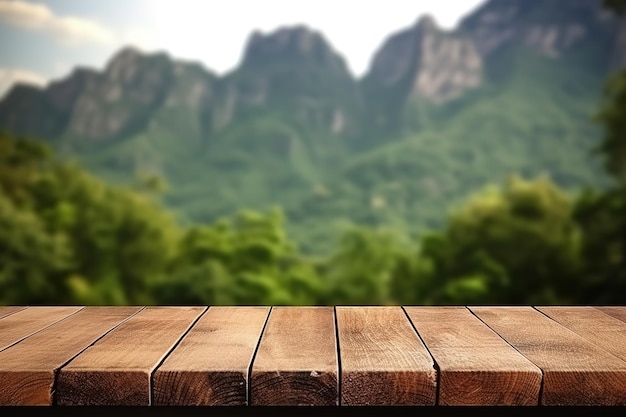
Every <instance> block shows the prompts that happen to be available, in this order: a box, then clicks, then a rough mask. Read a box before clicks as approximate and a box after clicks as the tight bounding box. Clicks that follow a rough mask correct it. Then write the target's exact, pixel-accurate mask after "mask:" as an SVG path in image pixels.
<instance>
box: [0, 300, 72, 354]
mask: <svg viewBox="0 0 626 417" xmlns="http://www.w3.org/2000/svg"><path fill="white" fill-rule="evenodd" d="M82 308H83V307H29V308H27V309H25V310H22V311H18V312H17V313H14V314H11V315H10V316H7V317H5V318H3V319H2V320H0V351H2V350H4V349H6V348H8V347H9V346H11V345H13V344H15V343H17V342H19V341H20V340H22V339H24V338H26V337H28V336H30V335H32V334H33V333H37V332H38V331H40V330H41V329H45V328H46V327H48V326H50V325H52V324H54V323H56V322H57V321H59V320H63V319H64V318H66V317H68V316H70V315H72V314H74V313H76V312H77V311H79V310H80V309H82Z"/></svg>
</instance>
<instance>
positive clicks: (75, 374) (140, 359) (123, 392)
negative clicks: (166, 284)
mask: <svg viewBox="0 0 626 417" xmlns="http://www.w3.org/2000/svg"><path fill="white" fill-rule="evenodd" d="M205 310H206V307H147V308H145V309H144V310H142V311H141V312H139V313H137V314H136V315H134V316H133V317H132V318H130V319H129V320H127V321H125V322H124V323H122V324H121V325H119V326H118V327H117V328H115V329H114V330H113V331H112V332H110V333H109V334H107V335H106V336H105V337H103V338H102V339H100V340H99V341H98V342H97V343H96V344H94V345H93V346H91V347H89V348H88V349H86V350H85V351H84V352H83V353H81V354H80V355H78V357H76V358H75V359H74V360H72V361H71V362H70V363H69V364H68V365H66V366H64V367H63V368H61V370H60V371H59V374H58V377H57V387H56V401H57V404H59V405H150V402H151V401H150V398H151V395H150V394H151V393H150V376H151V374H152V371H153V370H154V369H155V368H156V367H157V366H158V365H159V363H160V362H161V361H162V360H163V358H164V357H165V355H167V354H168V353H169V352H170V350H171V349H172V348H173V347H174V345H175V344H176V343H177V342H178V341H179V340H180V338H181V337H182V336H183V335H184V334H185V332H186V331H187V330H188V329H189V328H190V327H191V325H192V324H193V323H194V321H195V320H196V319H197V318H198V317H199V316H200V315H201V314H202V313H203V312H204V311H205Z"/></svg>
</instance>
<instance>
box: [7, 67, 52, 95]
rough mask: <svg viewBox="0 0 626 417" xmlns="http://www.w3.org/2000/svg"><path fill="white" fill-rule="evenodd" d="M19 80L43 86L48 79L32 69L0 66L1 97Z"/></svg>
mask: <svg viewBox="0 0 626 417" xmlns="http://www.w3.org/2000/svg"><path fill="white" fill-rule="evenodd" d="M18 82H21V83H26V84H33V85H37V86H43V85H45V84H46V83H47V80H46V79H45V78H44V77H43V76H42V75H40V74H37V73H34V72H32V71H27V70H20V69H5V68H0V97H3V96H4V94H5V93H6V92H7V91H8V90H9V89H10V88H11V86H12V85H13V84H15V83H18Z"/></svg>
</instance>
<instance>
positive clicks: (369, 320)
mask: <svg viewBox="0 0 626 417" xmlns="http://www.w3.org/2000/svg"><path fill="white" fill-rule="evenodd" d="M336 315H337V335H338V338H339V352H340V355H341V405H435V399H436V397H437V371H436V370H435V367H434V363H433V360H432V358H431V357H430V355H429V354H428V351H427V350H426V347H424V344H423V343H422V341H421V340H420V339H419V337H418V336H417V334H416V333H415V330H414V329H413V327H412V326H411V323H410V322H409V320H408V319H407V317H406V315H405V314H404V311H403V310H402V307H337V308H336Z"/></svg>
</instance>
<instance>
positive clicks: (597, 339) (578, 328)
mask: <svg viewBox="0 0 626 417" xmlns="http://www.w3.org/2000/svg"><path fill="white" fill-rule="evenodd" d="M535 308H536V309H537V310H539V311H541V312H542V313H544V314H545V315H547V316H549V317H550V318H551V319H553V320H555V321H557V322H558V323H559V324H561V325H562V326H564V327H567V328H568V329H570V330H571V331H573V332H574V333H576V334H577V335H579V336H582V337H583V338H585V339H587V340H588V341H589V342H591V343H594V344H595V345H597V346H599V347H601V348H602V349H604V350H606V351H607V352H610V353H612V354H613V355H615V356H617V357H618V358H620V359H622V360H624V361H626V323H624V322H623V321H621V320H619V319H616V318H615V317H611V316H609V315H607V314H605V313H603V312H602V311H600V310H597V309H595V308H593V307H535Z"/></svg>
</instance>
